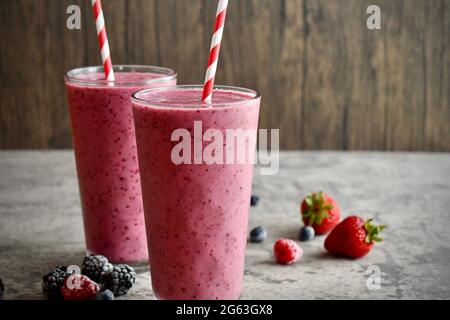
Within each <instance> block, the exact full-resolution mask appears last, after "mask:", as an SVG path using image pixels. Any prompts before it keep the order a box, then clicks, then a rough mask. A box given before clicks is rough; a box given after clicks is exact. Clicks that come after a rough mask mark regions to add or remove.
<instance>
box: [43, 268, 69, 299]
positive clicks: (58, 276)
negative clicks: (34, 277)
mask: <svg viewBox="0 0 450 320" xmlns="http://www.w3.org/2000/svg"><path fill="white" fill-rule="evenodd" d="M67 276H69V274H68V273H67V267H66V266H59V267H56V268H55V269H54V270H53V271H50V272H49V273H47V274H46V275H44V276H43V277H42V291H44V294H45V295H46V296H47V297H48V298H50V299H61V298H62V294H61V288H62V286H63V285H64V280H65V279H66V277H67Z"/></svg>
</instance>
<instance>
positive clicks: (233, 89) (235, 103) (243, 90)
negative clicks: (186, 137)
mask: <svg viewBox="0 0 450 320" xmlns="http://www.w3.org/2000/svg"><path fill="white" fill-rule="evenodd" d="M177 89H181V90H189V89H196V90H203V85H200V84H197V85H175V86H166V87H156V88H149V89H143V90H139V91H136V92H133V94H132V95H131V100H132V102H134V103H137V104H140V105H144V106H147V107H154V108H169V109H188V110H189V109H207V108H208V107H214V108H223V107H232V106H239V105H242V104H247V103H250V102H253V101H257V100H259V99H260V98H261V95H260V93H259V92H258V91H256V90H253V89H247V88H243V87H234V86H224V85H216V86H214V88H213V92H214V90H222V91H231V92H239V93H245V94H250V96H249V98H248V99H243V100H238V101H232V102H224V103H214V102H213V103H211V104H207V103H204V102H198V103H196V104H185V105H183V104H173V103H172V104H171V103H167V102H157V101H156V102H153V101H149V100H148V99H145V98H142V97H140V96H141V95H143V94H146V93H152V92H158V91H169V90H177Z"/></svg>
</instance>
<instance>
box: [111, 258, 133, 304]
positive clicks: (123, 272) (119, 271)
mask: <svg viewBox="0 0 450 320" xmlns="http://www.w3.org/2000/svg"><path fill="white" fill-rule="evenodd" d="M135 283H136V272H135V271H134V269H133V268H132V267H130V266H128V265H126V264H118V265H116V266H114V267H113V270H112V272H110V273H109V274H108V275H106V281H105V288H106V289H109V290H111V291H112V292H113V293H114V296H116V297H118V296H122V295H124V294H126V293H127V292H128V291H129V290H130V289H131V288H132V287H133V286H134V284H135Z"/></svg>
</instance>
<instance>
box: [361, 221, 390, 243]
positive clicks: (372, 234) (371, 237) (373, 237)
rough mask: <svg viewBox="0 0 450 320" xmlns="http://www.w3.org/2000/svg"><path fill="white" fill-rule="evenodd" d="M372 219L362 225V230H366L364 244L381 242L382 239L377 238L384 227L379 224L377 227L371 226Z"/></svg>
mask: <svg viewBox="0 0 450 320" xmlns="http://www.w3.org/2000/svg"><path fill="white" fill-rule="evenodd" d="M372 221H373V219H369V220H367V221H366V222H365V223H364V229H365V230H366V233H367V235H366V239H365V240H366V242H367V243H373V242H381V241H383V238H381V237H379V236H378V235H379V234H380V232H381V231H383V230H384V229H386V225H384V224H381V225H379V226H377V225H374V224H372Z"/></svg>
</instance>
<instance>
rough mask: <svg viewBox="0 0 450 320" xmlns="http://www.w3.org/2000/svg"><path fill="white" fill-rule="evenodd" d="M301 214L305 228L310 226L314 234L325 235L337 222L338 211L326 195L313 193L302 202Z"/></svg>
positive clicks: (334, 202) (335, 204)
mask: <svg viewBox="0 0 450 320" xmlns="http://www.w3.org/2000/svg"><path fill="white" fill-rule="evenodd" d="M301 213H302V216H303V223H304V224H305V226H312V227H313V228H314V231H315V233H316V234H326V233H328V232H329V231H330V230H331V229H333V228H334V227H335V226H336V225H337V224H338V222H339V218H340V209H339V207H338V204H337V203H336V201H334V200H333V198H331V197H330V196H329V195H327V194H326V193H323V192H322V191H320V192H314V193H312V194H310V195H309V196H307V197H306V198H305V200H303V202H302V205H301Z"/></svg>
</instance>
